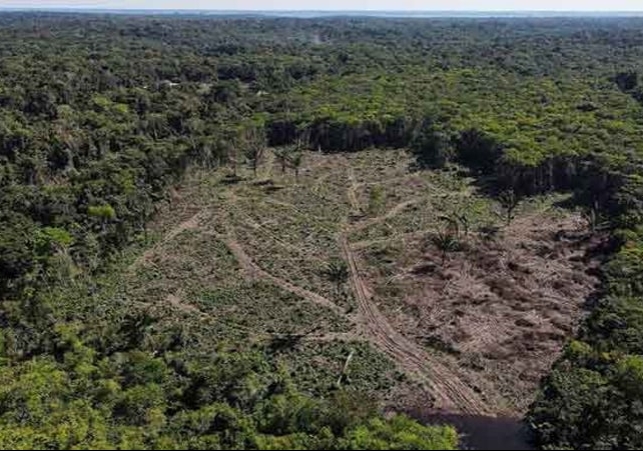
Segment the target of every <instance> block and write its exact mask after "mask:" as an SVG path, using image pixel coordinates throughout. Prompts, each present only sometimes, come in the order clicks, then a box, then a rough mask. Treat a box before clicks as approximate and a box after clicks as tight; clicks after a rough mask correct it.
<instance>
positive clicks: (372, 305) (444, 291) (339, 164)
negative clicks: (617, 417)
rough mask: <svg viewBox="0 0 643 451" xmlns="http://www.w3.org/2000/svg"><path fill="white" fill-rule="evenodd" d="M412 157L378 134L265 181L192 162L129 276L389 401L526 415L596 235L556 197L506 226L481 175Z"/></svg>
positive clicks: (167, 303) (159, 299) (583, 279)
mask: <svg viewBox="0 0 643 451" xmlns="http://www.w3.org/2000/svg"><path fill="white" fill-rule="evenodd" d="M411 168H412V160H411V158H410V157H409V156H408V154H407V153H406V152H404V151H401V150H400V151H392V150H389V151H383V150H373V151H364V152H359V153H353V154H332V155H324V154H320V153H314V152H309V153H306V154H305V157H304V164H303V169H302V170H301V173H300V175H299V176H298V177H296V176H295V174H294V173H292V172H291V171H287V172H285V173H282V172H281V169H280V168H279V167H278V166H277V165H276V163H275V161H274V159H273V158H267V159H266V164H264V165H263V167H262V168H261V170H260V171H259V175H258V177H257V178H256V179H254V178H252V177H251V173H250V172H243V171H242V172H240V173H239V175H240V177H239V178H238V179H237V178H235V177H231V176H229V175H228V176H226V175H225V174H224V173H223V171H218V172H199V173H195V174H192V176H191V177H189V178H188V181H187V182H186V183H185V185H184V186H183V187H181V189H180V190H179V191H177V192H176V193H175V194H174V195H173V202H172V205H170V206H168V207H167V208H166V209H165V210H164V211H162V212H160V213H159V215H158V216H157V219H156V220H155V222H154V223H153V224H152V226H151V229H152V230H153V233H155V234H156V236H157V237H158V239H156V241H155V244H154V245H153V246H152V247H151V248H149V249H148V250H147V251H145V252H144V253H143V254H142V255H141V256H140V257H138V258H137V259H136V260H135V261H134V262H133V263H132V264H131V265H130V266H129V268H128V269H127V271H125V272H124V274H123V275H122V277H121V279H122V280H120V281H119V283H118V286H119V288H118V291H119V292H120V293H121V296H124V297H126V298H127V299H126V302H135V303H137V305H148V306H149V307H150V308H153V309H155V310H154V311H155V312H156V314H157V315H161V316H162V317H163V318H165V320H164V321H166V322H173V321H176V317H177V314H180V315H181V318H182V319H181V320H180V321H182V322H187V323H198V324H199V326H198V327H199V328H200V329H201V335H202V336H210V339H211V340H212V342H214V341H217V340H218V341H221V340H224V341H225V340H227V341H229V342H231V343H234V346H243V345H244V343H245V344H247V345H248V346H250V345H251V344H252V343H261V344H262V345H265V343H266V342H267V343H269V345H270V346H269V349H271V350H272V352H274V356H275V358H277V359H281V360H283V362H284V365H286V367H288V368H289V369H290V371H291V372H292V373H293V374H294V375H295V377H296V379H297V380H299V381H301V383H302V384H303V385H304V387H308V388H309V389H310V390H311V391H314V390H315V386H317V387H319V384H320V383H321V384H326V385H332V384H333V383H336V380H337V379H338V378H339V379H340V383H342V384H350V385H351V386H352V387H355V388H358V389H362V390H367V391H372V392H374V393H376V394H379V395H382V394H383V393H386V394H387V396H385V398H388V400H389V401H390V402H391V403H392V404H395V402H403V403H417V404H418V405H422V406H425V407H426V406H431V407H432V408H435V409H442V410H447V411H450V412H459V413H466V414H473V415H498V414H504V415H507V414H509V415H513V414H520V413H521V412H523V411H524V410H525V408H526V406H527V405H528V403H529V402H530V400H531V397H532V395H533V393H534V391H535V388H536V386H537V383H538V381H539V379H540V377H542V376H543V375H544V374H545V373H546V372H547V370H548V368H549V366H550V365H551V363H552V362H553V361H554V359H555V358H556V356H557V354H558V353H559V351H560V349H561V347H562V345H563V343H564V340H565V339H566V337H568V336H570V335H571V334H572V332H573V330H574V329H575V327H576V325H577V324H578V322H579V320H580V318H581V316H582V311H583V309H582V306H583V303H584V302H585V301H586V299H587V298H588V297H589V296H590V295H591V293H592V291H593V289H594V286H595V285H596V283H597V280H596V278H595V277H594V276H593V275H591V274H592V268H593V267H594V266H595V265H596V261H595V259H594V257H593V256H592V249H593V246H595V245H596V244H597V243H596V238H592V237H591V236H590V235H589V234H588V233H587V232H586V231H585V225H584V222H583V220H582V219H581V218H580V216H579V215H578V214H576V213H574V212H570V211H567V210H564V209H562V208H560V207H557V206H556V205H557V203H558V202H559V201H562V200H563V199H562V198H560V197H559V198H554V197H551V198H537V199H532V200H530V201H529V202H526V203H524V204H522V205H521V206H520V207H519V209H518V214H517V217H516V218H515V219H514V220H513V221H512V222H511V223H510V224H505V223H504V221H503V219H501V216H502V215H501V208H500V206H499V205H498V204H497V203H496V202H495V201H493V200H492V199H490V198H488V197H486V196H484V195H482V194H480V193H479V192H478V190H477V189H476V188H475V186H474V185H473V183H472V180H470V179H467V178H464V177H463V176H462V175H461V174H458V173H456V172H436V171H413V170H412V169H411ZM454 217H459V218H460V221H461V223H460V224H461V225H459V226H458V227H457V228H455V229H454V226H453V224H454V223H455V222H454V220H453V218H454ZM462 224H464V225H462ZM447 231H448V233H449V234H450V235H452V236H453V237H454V239H455V241H456V245H455V246H453V247H452V248H451V249H449V251H448V252H447V251H443V250H440V249H438V245H437V244H436V240H435V239H434V237H435V236H437V235H439V234H445V233H447ZM333 261H343V262H344V264H345V265H346V269H347V271H346V280H345V281H344V282H342V281H341V280H340V281H339V282H338V281H337V280H335V281H334V280H331V278H329V276H328V274H327V271H326V268H327V267H328V265H329V263H330V262H333ZM112 295H113V294H112ZM159 312H161V313H159ZM163 312H164V313H163ZM203 340H204V341H203V342H202V343H201V346H207V345H208V340H207V339H203ZM351 354H352V355H353V357H352V358H351V359H350V364H349V365H348V369H347V373H346V374H342V369H343V367H344V365H345V363H346V359H347V358H348V356H349V355H351ZM396 400H397V401H396ZM400 400H402V401H400Z"/></svg>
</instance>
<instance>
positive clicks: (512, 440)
mask: <svg viewBox="0 0 643 451" xmlns="http://www.w3.org/2000/svg"><path fill="white" fill-rule="evenodd" d="M409 414H410V415H411V416H412V417H414V418H416V419H418V420H420V421H422V422H424V423H428V424H450V425H452V426H454V427H455V428H456V429H457V430H458V432H459V433H460V447H461V448H462V449H479V450H485V449H487V450H492V449H497V450H503V449H515V450H532V449H535V448H534V447H533V446H532V445H530V443H529V441H528V438H527V433H526V431H525V428H524V425H523V423H522V422H521V420H520V419H519V418H509V417H480V416H472V415H456V414H449V413H439V414H436V413H422V412H417V411H416V412H409Z"/></svg>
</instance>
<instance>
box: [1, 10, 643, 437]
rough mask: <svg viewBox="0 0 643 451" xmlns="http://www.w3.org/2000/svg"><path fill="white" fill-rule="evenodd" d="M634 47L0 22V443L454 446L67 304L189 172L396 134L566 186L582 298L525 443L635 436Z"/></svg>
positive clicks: (641, 67) (225, 25)
mask: <svg viewBox="0 0 643 451" xmlns="http://www.w3.org/2000/svg"><path fill="white" fill-rule="evenodd" d="M642 61H643V21H642V20H641V19H635V18H631V19H625V18H610V19H600V18H594V19H583V18H575V19H554V18H550V19H502V20H501V19H376V18H350V19H348V18H328V19H285V18H284V19H255V18H225V19H224V18H199V17H190V16H185V17H147V16H131V17H130V16H116V15H71V14H53V13H51V14H45V13H33V14H26V13H3V14H1V15H0V187H1V190H0V325H1V326H2V329H1V330H0V381H1V382H2V383H1V384H0V425H1V426H0V445H2V446H3V447H6V448H23V449H26V448H27V447H30V448H32V447H33V448H49V449H62V448H72V447H73V448H80V447H88V448H106V447H111V448H114V447H116V448H124V449H131V448H163V449H166V448H207V449H228V448H266V449H295V448H297V449H301V448H309V449H312V448H317V449H431V448H432V449H447V448H454V447H456V446H457V436H456V433H455V431H454V430H453V429H452V428H449V427H431V426H421V425H420V424H419V423H417V422H415V421H414V420H411V419H409V418H408V417H406V416H403V415H396V416H392V417H384V416H382V414H381V412H380V411H379V410H378V406H377V403H376V402H366V401H364V396H363V395H362V394H360V393H359V392H356V391H350V390H343V389H328V390H326V391H325V392H323V394H322V395H320V396H316V397H312V396H310V395H309V394H307V393H304V392H302V391H301V390H299V389H298V388H297V387H296V385H295V384H294V383H293V381H292V380H291V378H290V375H289V372H288V371H287V370H286V369H284V368H282V367H279V366H278V365H276V364H275V363H274V362H273V361H271V359H270V352H269V350H267V349H266V348H265V347H262V346H258V347H255V348H253V349H243V350H240V349H237V348H236V347H234V346H232V345H231V344H230V343H225V342H224V341H223V340H222V343H221V346H220V349H216V350H211V349H210V350H203V349H199V347H198V345H196V344H195V343H197V340H196V339H195V338H194V336H193V335H194V333H195V332H194V331H193V330H191V329H190V328H188V327H181V325H177V326H176V327H175V328H173V329H171V330H157V329H155V327H154V325H155V318H154V316H153V315H151V314H150V313H149V312H147V311H146V310H144V309H137V308H134V307H132V308H125V307H123V306H121V305H120V304H117V303H115V304H114V306H112V307H105V306H104V305H101V306H100V308H98V307H92V303H91V297H92V294H93V292H94V291H95V289H96V284H95V280H96V279H97V278H100V277H102V276H104V274H105V273H106V272H109V271H110V268H111V267H112V266H113V265H114V264H117V263H118V261H119V260H120V259H121V258H123V253H124V252H127V249H131V248H132V246H138V245H142V244H144V243H145V242H146V240H147V239H148V238H147V230H146V224H147V223H148V221H149V220H150V218H151V217H152V216H153V214H154V213H155V211H156V210H157V209H158V208H159V205H161V204H162V203H163V202H164V200H166V199H168V198H169V196H170V195H169V192H170V191H169V187H170V186H171V185H173V184H175V183H177V182H178V181H180V180H181V178H182V176H183V175H184V173H185V171H186V170H187V169H188V168H189V167H193V166H200V167H205V168H220V167H221V168H223V167H225V168H228V170H234V171H236V168H237V166H238V165H246V166H250V167H254V168H255V169H256V166H257V162H258V160H259V158H260V157H261V154H262V149H263V148H265V147H266V146H280V147H281V148H283V149H284V161H285V163H284V164H286V163H287V164H288V165H291V166H293V167H298V164H299V163H298V162H299V161H300V159H299V158H298V153H299V152H300V150H301V149H302V148H309V149H314V150H321V151H323V152H328V153H332V152H338V151H359V150H362V149H366V148H372V147H376V148H382V149H385V148H406V147H408V148H409V149H411V151H412V152H413V153H414V155H415V156H416V157H417V161H418V165H419V166H421V167H430V168H442V167H444V166H448V165H451V164H452V163H453V164H458V165H461V166H462V167H465V168H467V169H468V170H469V171H470V173H471V174H473V175H474V176H475V177H477V179H478V180H480V182H481V183H482V184H483V185H484V187H485V188H487V189H488V190H489V192H490V193H492V194H494V193H498V192H503V191H505V192H506V191H507V190H512V191H513V192H514V193H515V194H516V195H517V196H530V195H534V194H539V193H544V192H549V191H555V190H558V191H571V192H572V193H573V194H574V196H573V203H575V204H576V205H578V206H580V207H581V208H583V209H584V210H585V211H586V213H587V215H588V216H591V217H592V218H593V224H595V225H596V228H597V229H598V228H600V229H602V230H604V231H607V232H608V233H609V236H610V240H609V243H608V244H609V245H607V246H606V249H604V253H605V262H604V264H603V265H602V268H601V277H602V290H601V293H599V295H598V296H597V297H596V299H593V300H591V302H588V309H590V312H591V313H590V314H589V316H588V318H587V319H586V321H585V322H584V324H583V326H582V327H581V330H580V332H579V334H578V336H577V337H576V340H574V341H572V342H571V343H570V344H569V345H568V346H567V347H566V350H565V352H564V354H563V356H562V357H561V358H560V360H559V361H558V362H557V363H556V364H555V366H554V368H553V369H552V372H551V374H550V376H549V377H548V378H546V380H544V381H543V384H542V389H541V391H540V393H539V395H538V398H537V400H536V402H535V403H534V404H533V406H532V408H531V409H530V412H529V414H528V416H527V422H528V424H529V425H530V427H531V428H532V430H533V432H534V439H535V441H536V443H537V444H538V445H540V446H548V447H566V448H580V449H594V448H597V447H598V448H610V449H616V448H618V449H624V448H627V449H637V448H640V447H641V446H643V433H642V432H641V429H642V428H643V306H642V304H641V296H642V295H643V164H642V163H643V64H642V63H641V62H642ZM70 287H72V288H73V289H74V290H75V293H76V296H70V295H69V289H70ZM78 293H85V294H86V296H85V298H86V299H84V298H83V299H84V300H83V299H81V298H82V296H79V295H78ZM60 306H64V308H60Z"/></svg>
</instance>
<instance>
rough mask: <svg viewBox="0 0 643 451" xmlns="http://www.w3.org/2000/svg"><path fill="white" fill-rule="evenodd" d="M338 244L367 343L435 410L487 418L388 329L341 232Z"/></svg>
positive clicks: (468, 392) (469, 395)
mask: <svg viewBox="0 0 643 451" xmlns="http://www.w3.org/2000/svg"><path fill="white" fill-rule="evenodd" d="M340 244H341V248H342V252H343V254H344V258H345V259H346V262H347V263H348V267H349V270H350V276H351V277H350V279H351V285H352V288H353V292H354V294H355V297H356V299H357V304H358V309H359V313H360V320H361V322H362V327H363V328H364V332H365V333H366V335H367V337H368V338H369V339H370V341H371V342H372V343H373V344H374V345H376V346H377V348H379V349H380V350H381V351H383V352H384V353H385V354H387V355H388V356H389V357H390V358H391V359H393V361H395V363H396V364H397V365H398V366H399V367H400V368H401V369H403V370H405V372H406V373H410V375H411V376H415V377H416V378H418V379H419V381H420V382H422V384H423V386H424V387H425V388H426V389H427V391H428V394H429V395H431V396H433V397H434V398H435V404H434V407H435V408H437V409H443V410H448V411H451V412H460V413H466V414H472V415H488V414H489V412H488V411H487V409H486V407H485V403H484V402H483V401H482V400H481V399H480V398H479V396H478V395H477V394H476V393H475V392H474V391H473V390H472V389H471V388H470V387H468V386H467V385H466V384H464V383H463V382H462V381H461V380H460V379H459V378H458V376H457V375H455V374H453V373H452V372H451V371H450V370H449V369H448V368H446V367H445V366H444V365H442V364H441V363H439V362H437V361H436V360H435V359H433V358H431V356H429V355H428V354H427V353H426V352H425V351H423V350H422V349H421V348H419V347H418V346H417V345H416V344H415V343H412V342H411V341H410V340H408V339H407V338H406V337H404V336H403V335H402V334H401V333H399V332H398V331H396V330H395V329H394V328H393V327H392V326H391V324H390V323H389V322H388V320H387V319H386V317H384V315H382V313H381V312H380V311H379V309H378V308H377V306H376V305H375V303H374V302H373V301H372V297H371V294H370V292H369V290H368V287H367V286H366V284H365V283H364V281H363V280H362V278H361V277H360V271H359V266H358V263H357V260H356V258H355V255H354V254H353V252H352V250H351V248H350V244H349V243H348V241H347V239H346V236H345V235H344V233H342V235H341V237H340Z"/></svg>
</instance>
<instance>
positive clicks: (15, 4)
mask: <svg viewBox="0 0 643 451" xmlns="http://www.w3.org/2000/svg"><path fill="white" fill-rule="evenodd" d="M427 3H429V4H428V5H427ZM0 9H5V10H6V9H14V10H15V9H20V10H52V9H64V10H68V9H79V10H131V11H136V10H138V11H144V10H152V11H166V10H167V11H214V12H296V11H301V12H341V13H370V12H380V13H381V12H392V13H396V12H399V13H426V14H431V13H434V14H445V13H447V14H448V13H463V12H471V13H476V12H479V13H499V14H502V13H544V14H546V13H572V14H573V13H608V14H609V13H643V2H642V1H641V0H612V1H610V2H607V3H606V2H602V1H598V0H432V1H430V2H426V1H423V0H370V1H369V2H367V3H365V2H360V1H354V0H353V1H352V0H326V1H325V2H323V3H321V2H315V1H312V0H234V1H231V0H206V1H203V0H8V1H4V2H2V4H1V5H0Z"/></svg>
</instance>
